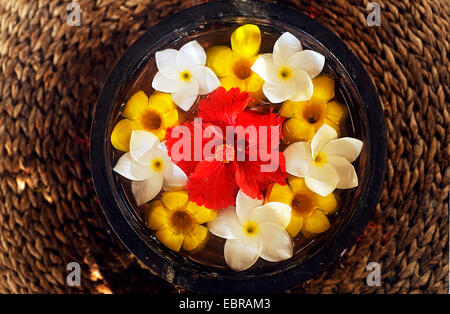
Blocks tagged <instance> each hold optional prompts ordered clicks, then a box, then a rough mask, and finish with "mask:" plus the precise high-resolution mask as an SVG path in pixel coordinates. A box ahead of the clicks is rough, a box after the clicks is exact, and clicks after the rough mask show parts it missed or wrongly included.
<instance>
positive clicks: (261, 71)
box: [252, 32, 325, 103]
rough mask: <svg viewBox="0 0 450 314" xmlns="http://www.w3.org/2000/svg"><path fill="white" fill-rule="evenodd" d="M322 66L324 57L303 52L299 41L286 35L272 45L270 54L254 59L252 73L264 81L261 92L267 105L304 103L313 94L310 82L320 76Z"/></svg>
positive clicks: (309, 51)
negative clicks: (268, 103) (293, 102)
mask: <svg viewBox="0 0 450 314" xmlns="http://www.w3.org/2000/svg"><path fill="white" fill-rule="evenodd" d="M324 63H325V58H324V56H322V55H321V54H320V53H317V52H315V51H312V50H302V45H301V43H300V41H299V40H298V39H297V38H296V37H295V36H294V35H292V34H291V33H289V32H286V33H284V34H283V35H281V36H280V38H278V40H277V41H276V42H275V45H274V47H273V53H265V54H262V55H261V56H259V57H258V59H256V61H255V63H254V64H253V66H252V70H253V71H254V72H256V74H258V75H259V76H260V77H261V78H262V79H263V80H264V81H265V83H264V85H263V92H264V95H265V96H266V97H267V99H269V101H270V102H273V103H280V102H283V101H285V100H292V101H305V100H308V99H310V98H311V96H312V95H313V84H312V81H311V80H312V79H313V78H315V77H316V76H317V75H319V74H320V72H321V71H322V68H323V66H324Z"/></svg>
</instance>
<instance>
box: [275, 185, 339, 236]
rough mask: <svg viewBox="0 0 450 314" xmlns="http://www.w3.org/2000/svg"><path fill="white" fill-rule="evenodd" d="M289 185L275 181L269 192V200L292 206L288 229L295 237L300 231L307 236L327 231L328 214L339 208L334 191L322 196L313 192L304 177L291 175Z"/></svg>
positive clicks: (328, 224)
mask: <svg viewBox="0 0 450 314" xmlns="http://www.w3.org/2000/svg"><path fill="white" fill-rule="evenodd" d="M288 182H289V184H288V185H280V184H278V183H275V184H274V185H273V186H272V188H271V190H270V191H269V193H268V197H267V201H268V202H281V203H285V204H287V205H289V206H290V207H291V208H292V212H291V220H290V221H289V225H288V226H287V227H286V231H287V232H288V233H289V235H290V236H291V237H292V238H293V237H295V236H296V235H297V234H298V233H299V232H300V231H302V233H303V234H304V235H306V236H307V237H311V236H312V235H315V234H319V233H322V232H325V231H327V230H328V229H329V228H330V221H329V220H328V218H327V216H326V215H329V214H332V213H334V212H336V210H337V201H336V197H335V196H334V194H333V193H330V194H329V195H327V196H321V195H319V194H316V193H314V192H312V191H311V190H310V189H308V187H307V186H306V184H305V180H304V179H303V178H296V177H294V176H289V178H288Z"/></svg>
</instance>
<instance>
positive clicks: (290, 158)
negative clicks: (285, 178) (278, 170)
mask: <svg viewBox="0 0 450 314" xmlns="http://www.w3.org/2000/svg"><path fill="white" fill-rule="evenodd" d="M283 154H284V158H285V159H286V172H287V173H289V174H292V175H294V176H297V177H306V176H307V175H308V169H309V168H310V167H311V165H312V162H313V159H312V156H311V145H310V144H309V143H306V142H297V143H294V144H291V145H289V146H288V147H287V148H286V149H285V150H284V152H283Z"/></svg>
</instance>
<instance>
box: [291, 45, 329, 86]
mask: <svg viewBox="0 0 450 314" xmlns="http://www.w3.org/2000/svg"><path fill="white" fill-rule="evenodd" d="M287 64H288V65H289V66H290V67H291V68H292V69H295V70H297V69H302V70H305V71H306V72H308V74H309V76H310V77H311V79H313V78H315V77H316V76H317V75H319V74H320V72H322V69H323V66H324V64H325V57H324V56H323V55H321V54H320V53H318V52H315V51H312V50H303V51H299V52H296V53H294V54H293V55H292V56H290V57H289V59H288V60H287Z"/></svg>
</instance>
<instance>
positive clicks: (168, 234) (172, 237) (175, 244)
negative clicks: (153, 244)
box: [155, 228, 184, 252]
mask: <svg viewBox="0 0 450 314" xmlns="http://www.w3.org/2000/svg"><path fill="white" fill-rule="evenodd" d="M155 235H156V238H157V239H158V240H159V241H161V243H162V244H164V245H165V246H167V247H168V248H169V249H171V250H172V251H175V252H178V251H180V249H181V246H182V245H183V240H184V236H183V234H181V233H175V232H174V231H172V230H170V229H169V228H165V229H161V230H158V231H156V234H155Z"/></svg>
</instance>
